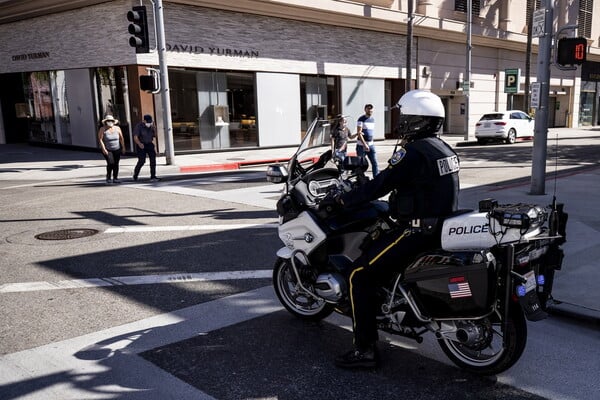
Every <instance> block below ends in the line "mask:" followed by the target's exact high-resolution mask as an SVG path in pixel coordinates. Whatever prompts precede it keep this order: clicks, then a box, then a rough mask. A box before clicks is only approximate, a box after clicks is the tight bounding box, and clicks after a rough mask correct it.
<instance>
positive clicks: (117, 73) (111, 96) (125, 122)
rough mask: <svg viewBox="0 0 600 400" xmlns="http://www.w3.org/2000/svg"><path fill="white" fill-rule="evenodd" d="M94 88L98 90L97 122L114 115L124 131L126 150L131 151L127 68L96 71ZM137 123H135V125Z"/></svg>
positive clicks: (99, 69) (96, 69)
mask: <svg viewBox="0 0 600 400" xmlns="http://www.w3.org/2000/svg"><path fill="white" fill-rule="evenodd" d="M94 87H95V90H96V93H95V95H96V100H97V101H96V107H97V109H96V120H97V121H98V128H99V127H100V123H101V122H100V121H102V119H103V118H104V117H105V116H106V115H109V114H110V115H112V116H113V117H115V118H116V119H118V120H119V126H120V127H121V131H123V137H124V139H125V148H126V149H131V148H132V146H131V143H132V137H131V135H132V132H131V129H130V127H131V124H130V117H129V98H128V97H127V96H126V93H127V71H126V69H125V67H101V68H95V69H94ZM135 122H137V121H134V124H135Z"/></svg>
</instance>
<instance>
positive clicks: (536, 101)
mask: <svg viewBox="0 0 600 400" xmlns="http://www.w3.org/2000/svg"><path fill="white" fill-rule="evenodd" d="M540 87H541V85H540V83H539V82H533V83H532V84H531V108H540Z"/></svg>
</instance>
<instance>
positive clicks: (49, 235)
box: [35, 229, 99, 240]
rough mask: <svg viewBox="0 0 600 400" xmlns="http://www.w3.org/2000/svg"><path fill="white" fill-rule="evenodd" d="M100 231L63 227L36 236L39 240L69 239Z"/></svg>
mask: <svg viewBox="0 0 600 400" xmlns="http://www.w3.org/2000/svg"><path fill="white" fill-rule="evenodd" d="M98 232H99V231H98V230H96V229H61V230H59V231H52V232H44V233H40V234H39V235H35V238H36V239H39V240H69V239H79V238H83V237H88V236H92V235H95V234H96V233H98Z"/></svg>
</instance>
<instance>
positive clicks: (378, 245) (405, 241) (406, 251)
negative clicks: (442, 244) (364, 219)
mask: <svg viewBox="0 0 600 400" xmlns="http://www.w3.org/2000/svg"><path fill="white" fill-rule="evenodd" d="M436 246H439V235H436V234H425V233H422V232H419V231H413V230H412V229H411V228H407V229H405V230H400V231H395V232H392V233H389V234H386V235H385V236H383V237H380V238H379V239H377V240H376V241H374V242H373V243H372V244H371V246H370V247H369V248H368V249H366V251H365V252H364V253H363V255H362V256H361V257H359V258H358V259H357V261H356V262H355V263H354V267H353V268H352V271H351V273H350V279H349V282H350V302H351V305H352V319H353V330H354V345H355V346H356V347H357V348H358V349H365V348H367V347H368V346H370V345H372V344H375V342H376V341H377V339H378V335H377V320H376V316H377V313H378V310H377V307H378V306H379V304H378V303H379V302H378V301H377V297H376V289H377V285H378V284H379V282H380V281H381V279H382V278H385V277H387V276H390V275H392V274H393V272H399V271H401V270H403V269H404V268H406V267H407V266H408V263H409V262H410V261H411V260H412V258H413V257H414V256H416V255H417V254H419V253H421V252H423V251H425V250H428V249H431V248H434V247H436Z"/></svg>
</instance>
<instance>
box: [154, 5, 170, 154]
mask: <svg viewBox="0 0 600 400" xmlns="http://www.w3.org/2000/svg"><path fill="white" fill-rule="evenodd" d="M153 4H154V15H156V25H157V26H156V47H157V50H158V64H159V70H160V87H161V89H162V90H161V102H162V107H163V125H164V131H165V159H166V162H167V165H172V164H174V163H175V151H174V149H173V123H172V121H171V95H170V89H169V71H168V69H167V60H166V55H167V46H166V40H165V23H164V16H163V5H162V0H155V2H153Z"/></svg>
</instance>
